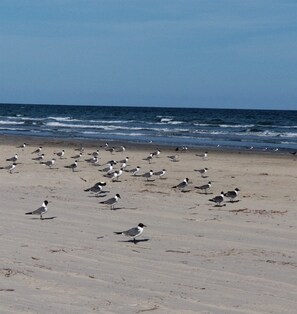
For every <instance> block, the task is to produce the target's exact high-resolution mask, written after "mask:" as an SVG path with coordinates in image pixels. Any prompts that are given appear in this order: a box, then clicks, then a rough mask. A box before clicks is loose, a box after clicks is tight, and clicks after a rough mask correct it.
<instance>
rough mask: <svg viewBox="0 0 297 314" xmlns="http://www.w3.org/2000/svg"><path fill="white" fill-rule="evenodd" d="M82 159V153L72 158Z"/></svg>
mask: <svg viewBox="0 0 297 314" xmlns="http://www.w3.org/2000/svg"><path fill="white" fill-rule="evenodd" d="M81 157H82V153H79V155H75V156H72V157H71V158H73V159H76V160H79V159H80V158H81Z"/></svg>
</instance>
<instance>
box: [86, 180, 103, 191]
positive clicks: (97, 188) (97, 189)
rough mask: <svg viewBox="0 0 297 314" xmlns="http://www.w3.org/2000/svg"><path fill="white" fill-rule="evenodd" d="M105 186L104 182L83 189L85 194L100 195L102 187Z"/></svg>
mask: <svg viewBox="0 0 297 314" xmlns="http://www.w3.org/2000/svg"><path fill="white" fill-rule="evenodd" d="M105 185H106V182H97V183H95V184H94V185H93V186H91V187H90V188H88V189H85V190H84V191H85V192H94V193H100V192H101V191H102V190H103V186H105Z"/></svg>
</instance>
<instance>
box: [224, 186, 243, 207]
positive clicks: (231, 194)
mask: <svg viewBox="0 0 297 314" xmlns="http://www.w3.org/2000/svg"><path fill="white" fill-rule="evenodd" d="M239 191H240V190H239V189H238V188H236V189H234V190H233V191H228V192H227V193H225V194H224V196H226V197H228V198H229V200H230V202H231V203H232V202H234V199H235V198H236V197H237V196H238V192H239Z"/></svg>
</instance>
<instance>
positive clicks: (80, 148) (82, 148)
mask: <svg viewBox="0 0 297 314" xmlns="http://www.w3.org/2000/svg"><path fill="white" fill-rule="evenodd" d="M75 151H79V152H81V153H83V152H84V151H85V148H84V147H83V146H82V145H81V146H80V147H78V148H76V149H75Z"/></svg>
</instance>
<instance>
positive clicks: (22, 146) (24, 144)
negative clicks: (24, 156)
mask: <svg viewBox="0 0 297 314" xmlns="http://www.w3.org/2000/svg"><path fill="white" fill-rule="evenodd" d="M27 145H28V144H26V143H23V144H22V145H20V146H18V147H17V148H21V149H22V150H24V149H25V147H26V146H27Z"/></svg>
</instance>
